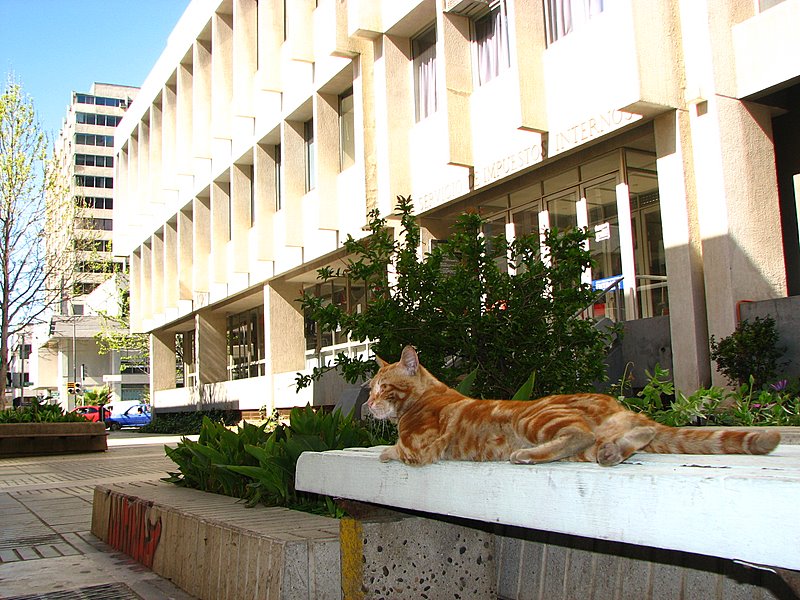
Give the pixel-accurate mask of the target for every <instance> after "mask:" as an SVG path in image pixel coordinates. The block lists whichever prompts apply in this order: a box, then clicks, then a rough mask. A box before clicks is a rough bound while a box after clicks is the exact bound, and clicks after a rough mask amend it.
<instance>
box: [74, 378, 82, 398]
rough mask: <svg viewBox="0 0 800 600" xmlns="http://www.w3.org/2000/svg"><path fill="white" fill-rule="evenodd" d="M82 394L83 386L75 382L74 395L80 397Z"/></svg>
mask: <svg viewBox="0 0 800 600" xmlns="http://www.w3.org/2000/svg"><path fill="white" fill-rule="evenodd" d="M82 393H83V384H81V382H80V381H77V382H75V395H76V396H80V395H81V394H82Z"/></svg>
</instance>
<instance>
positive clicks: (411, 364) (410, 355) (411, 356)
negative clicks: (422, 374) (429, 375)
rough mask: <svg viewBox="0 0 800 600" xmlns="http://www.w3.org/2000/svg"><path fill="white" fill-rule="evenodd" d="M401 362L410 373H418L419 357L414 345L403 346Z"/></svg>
mask: <svg viewBox="0 0 800 600" xmlns="http://www.w3.org/2000/svg"><path fill="white" fill-rule="evenodd" d="M400 364H401V365H403V368H404V369H405V370H406V373H408V374H409V375H416V374H417V369H419V358H418V357H417V352H416V351H415V350H414V347H413V346H406V347H405V348H403V354H401V355H400Z"/></svg>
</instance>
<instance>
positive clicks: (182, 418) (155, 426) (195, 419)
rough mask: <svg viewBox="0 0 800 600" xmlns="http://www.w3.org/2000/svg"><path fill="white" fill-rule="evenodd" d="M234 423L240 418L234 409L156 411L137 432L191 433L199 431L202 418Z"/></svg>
mask: <svg viewBox="0 0 800 600" xmlns="http://www.w3.org/2000/svg"><path fill="white" fill-rule="evenodd" d="M206 418H208V419H210V420H211V421H213V422H216V423H223V424H224V425H235V424H236V423H238V422H239V420H240V419H241V415H240V414H239V411H236V410H216V409H214V410H203V411H192V412H176V413H162V412H156V413H155V415H154V418H153V420H152V422H151V423H150V424H149V425H144V426H142V427H140V428H139V430H138V431H139V433H163V434H172V435H192V434H196V433H200V429H201V428H202V426H203V422H204V420H205V419H206Z"/></svg>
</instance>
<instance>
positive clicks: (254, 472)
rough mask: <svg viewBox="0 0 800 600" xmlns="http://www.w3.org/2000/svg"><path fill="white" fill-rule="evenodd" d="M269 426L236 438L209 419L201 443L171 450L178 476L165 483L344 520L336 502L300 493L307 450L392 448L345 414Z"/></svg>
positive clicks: (298, 411) (318, 414)
mask: <svg viewBox="0 0 800 600" xmlns="http://www.w3.org/2000/svg"><path fill="white" fill-rule="evenodd" d="M267 426H268V423H265V424H263V425H261V426H259V427H256V426H255V425H251V424H248V423H244V425H243V426H241V427H239V428H238V431H236V432H234V431H230V430H229V429H227V428H226V427H224V426H223V425H222V424H220V423H214V422H212V421H211V420H210V419H204V420H203V425H202V429H201V433H200V437H199V439H198V440H197V442H193V441H191V440H188V439H183V440H182V441H181V442H180V443H179V444H178V446H177V447H176V448H174V449H170V448H169V447H167V448H166V452H167V456H168V457H169V458H170V459H172V460H173V461H174V462H175V463H176V464H177V465H178V471H177V472H174V473H170V476H169V477H168V478H165V479H164V481H168V482H170V483H175V484H177V485H182V486H187V487H192V488H196V489H200V490H204V491H209V492H216V493H221V494H226V495H228V496H235V497H238V498H243V499H245V500H246V501H247V504H248V506H253V505H255V504H258V503H262V504H266V505H268V506H286V507H289V508H295V509H299V510H305V511H308V512H315V513H326V514H331V515H333V516H339V515H340V513H339V511H338V509H336V507H335V505H334V504H333V502H332V501H331V500H330V499H326V498H324V497H321V496H318V495H317V494H309V493H304V492H299V491H297V490H295V488H294V477H295V471H296V467H297V459H298V458H299V457H300V455H301V454H302V453H303V452H305V451H306V450H310V451H313V452H322V451H325V450H336V449H343V448H351V447H355V446H374V445H376V444H381V443H386V440H385V439H381V438H379V437H377V436H376V435H375V434H374V433H373V431H372V430H371V429H370V428H369V427H368V426H365V425H363V424H361V423H359V422H358V421H356V420H355V419H353V416H352V414H351V415H348V416H343V415H342V413H341V412H340V411H339V410H335V411H333V412H330V413H328V412H324V411H321V410H318V411H315V410H314V409H312V408H311V407H310V406H306V407H305V408H294V409H292V411H291V413H290V415H289V422H288V424H287V423H277V424H275V425H274V429H273V430H272V431H271V432H268V431H267V430H266V428H267Z"/></svg>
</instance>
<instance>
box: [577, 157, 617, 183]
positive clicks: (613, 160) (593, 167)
mask: <svg viewBox="0 0 800 600" xmlns="http://www.w3.org/2000/svg"><path fill="white" fill-rule="evenodd" d="M580 170H581V181H588V180H590V179H594V178H595V177H600V176H601V175H608V174H609V173H614V172H616V171H619V151H617V152H612V153H611V154H606V155H605V156H601V157H600V158H596V159H595V160H593V161H590V162H588V163H586V164H583V165H581V166H580Z"/></svg>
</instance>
